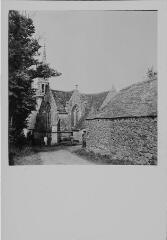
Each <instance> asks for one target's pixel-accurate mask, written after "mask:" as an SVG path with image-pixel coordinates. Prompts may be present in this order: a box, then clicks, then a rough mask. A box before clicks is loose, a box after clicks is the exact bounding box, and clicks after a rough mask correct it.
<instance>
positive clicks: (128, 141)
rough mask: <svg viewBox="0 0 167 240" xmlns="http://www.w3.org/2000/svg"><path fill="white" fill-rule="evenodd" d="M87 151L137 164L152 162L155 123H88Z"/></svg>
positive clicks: (135, 120)
mask: <svg viewBox="0 0 167 240" xmlns="http://www.w3.org/2000/svg"><path fill="white" fill-rule="evenodd" d="M87 149H88V150H90V151H93V152H95V153H100V154H102V155H110V156H111V157H112V158H113V159H118V160H119V159H120V160H130V161H133V162H134V163H136V164H137V163H138V164H148V163H150V162H152V161H154V162H155V161H156V159H157V119H156V118H151V117H140V118H123V119H108V120H107V119H96V120H95V119H94V120H88V121H87Z"/></svg>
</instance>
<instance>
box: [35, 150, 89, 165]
mask: <svg viewBox="0 0 167 240" xmlns="http://www.w3.org/2000/svg"><path fill="white" fill-rule="evenodd" d="M38 154H39V156H40V160H41V164H43V165H54V164H65V165H68V164H79V165H85V164H86V165H87V164H91V162H89V161H87V160H85V159H82V158H80V157H78V156H77V155H75V154H74V153H71V152H70V151H69V150H66V149H62V150H58V151H52V152H39V153H38Z"/></svg>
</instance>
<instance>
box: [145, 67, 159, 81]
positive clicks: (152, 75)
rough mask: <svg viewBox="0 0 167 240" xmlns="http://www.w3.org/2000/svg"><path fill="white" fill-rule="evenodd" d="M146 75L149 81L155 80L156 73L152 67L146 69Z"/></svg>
mask: <svg viewBox="0 0 167 240" xmlns="http://www.w3.org/2000/svg"><path fill="white" fill-rule="evenodd" d="M146 75H147V78H148V79H150V80H152V79H155V78H157V72H155V71H154V69H153V67H151V68H148V71H147V73H146Z"/></svg>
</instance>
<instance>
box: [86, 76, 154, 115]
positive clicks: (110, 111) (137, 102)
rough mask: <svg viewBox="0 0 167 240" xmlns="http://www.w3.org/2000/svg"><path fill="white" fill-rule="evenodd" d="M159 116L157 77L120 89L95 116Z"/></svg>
mask: <svg viewBox="0 0 167 240" xmlns="http://www.w3.org/2000/svg"><path fill="white" fill-rule="evenodd" d="M140 116H157V79H152V80H147V81H143V82H140V83H136V84H133V85H131V86H129V87H127V88H124V89H122V90H120V91H119V92H118V93H117V94H116V96H115V97H114V98H113V99H112V100H111V101H110V102H109V103H108V104H107V105H106V106H105V107H104V108H103V109H102V110H101V111H100V112H99V113H98V114H96V116H93V117H88V118H87V119H94V118H118V117H140Z"/></svg>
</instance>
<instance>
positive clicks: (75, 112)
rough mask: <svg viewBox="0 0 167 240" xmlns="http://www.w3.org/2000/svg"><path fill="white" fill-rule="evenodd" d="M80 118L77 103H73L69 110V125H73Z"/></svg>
mask: <svg viewBox="0 0 167 240" xmlns="http://www.w3.org/2000/svg"><path fill="white" fill-rule="evenodd" d="M79 118H80V111H79V107H78V105H75V106H74V107H73V108H72V111H71V126H72V127H75V126H76V124H77V123H78V121H79Z"/></svg>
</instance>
